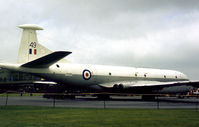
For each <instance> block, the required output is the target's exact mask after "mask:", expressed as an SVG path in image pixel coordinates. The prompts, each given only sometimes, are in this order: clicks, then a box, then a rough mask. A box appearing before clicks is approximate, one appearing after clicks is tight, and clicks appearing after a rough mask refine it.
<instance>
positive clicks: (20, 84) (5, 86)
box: [0, 81, 57, 93]
mask: <svg viewBox="0 0 199 127" xmlns="http://www.w3.org/2000/svg"><path fill="white" fill-rule="evenodd" d="M37 84H38V85H50V86H53V85H57V83H56V82H51V81H7V82H1V83H0V93H1V90H4V91H3V92H5V91H8V90H17V89H21V88H25V87H34V86H35V85H37Z"/></svg>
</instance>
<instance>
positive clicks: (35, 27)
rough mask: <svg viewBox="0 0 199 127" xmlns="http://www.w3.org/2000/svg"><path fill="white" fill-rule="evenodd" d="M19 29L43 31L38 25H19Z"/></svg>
mask: <svg viewBox="0 0 199 127" xmlns="http://www.w3.org/2000/svg"><path fill="white" fill-rule="evenodd" d="M18 27H19V28H22V29H32V30H43V28H42V27H40V26H38V25H36V24H23V25H19V26H18Z"/></svg>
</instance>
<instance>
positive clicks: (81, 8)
mask: <svg viewBox="0 0 199 127" xmlns="http://www.w3.org/2000/svg"><path fill="white" fill-rule="evenodd" d="M0 19H1V22H0V45H1V46H0V61H2V62H4V61H7V62H13V63H14V62H16V61H17V53H18V48H19V44H20V39H21V34H22V30H21V29H19V28H17V27H16V26H17V25H21V24H27V23H30V24H38V25H40V26H42V27H43V28H44V30H43V31H38V40H39V42H40V43H41V44H42V45H44V46H46V47H48V48H49V49H51V50H53V51H57V50H69V51H72V52H73V53H72V54H71V55H70V56H68V59H69V60H70V61H72V62H74V63H86V64H102V65H118V66H133V67H148V68H160V69H173V70H178V71H181V72H183V73H185V74H187V75H188V77H190V79H194V80H197V79H199V1H198V0H0Z"/></svg>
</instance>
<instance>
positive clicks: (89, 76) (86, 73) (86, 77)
mask: <svg viewBox="0 0 199 127" xmlns="http://www.w3.org/2000/svg"><path fill="white" fill-rule="evenodd" d="M82 76H83V78H84V79H85V80H89V79H90V78H91V72H90V71H89V70H87V69H85V70H84V71H83V73H82Z"/></svg>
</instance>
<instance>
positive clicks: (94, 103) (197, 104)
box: [0, 96, 199, 109]
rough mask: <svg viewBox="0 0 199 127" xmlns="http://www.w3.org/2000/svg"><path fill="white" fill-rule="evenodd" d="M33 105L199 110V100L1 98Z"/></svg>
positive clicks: (8, 101) (0, 103) (2, 102)
mask: <svg viewBox="0 0 199 127" xmlns="http://www.w3.org/2000/svg"><path fill="white" fill-rule="evenodd" d="M6 103H7V105H32V106H47V107H53V106H55V107H72V108H104V107H106V108H154V109H155V108H158V106H159V108H160V109H161V108H193V109H199V99H198V98H189V99H176V98H166V97H161V98H158V101H142V100H141V99H140V97H112V99H110V100H106V101H103V100H97V99H96V98H94V97H77V98H76V99H64V100H54V99H46V98H43V97H39V96H32V97H30V96H22V97H8V99H7V101H6V97H0V105H6Z"/></svg>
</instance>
